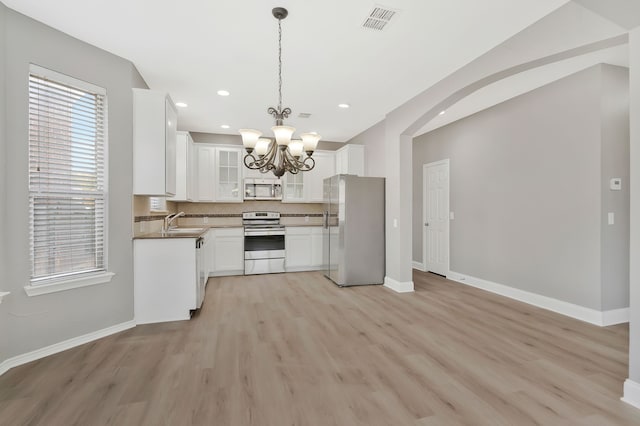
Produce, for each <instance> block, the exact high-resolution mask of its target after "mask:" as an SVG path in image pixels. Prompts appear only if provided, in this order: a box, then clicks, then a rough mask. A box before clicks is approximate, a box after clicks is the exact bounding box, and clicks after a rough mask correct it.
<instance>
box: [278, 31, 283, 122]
mask: <svg viewBox="0 0 640 426" xmlns="http://www.w3.org/2000/svg"><path fill="white" fill-rule="evenodd" d="M278 110H279V111H282V19H278Z"/></svg>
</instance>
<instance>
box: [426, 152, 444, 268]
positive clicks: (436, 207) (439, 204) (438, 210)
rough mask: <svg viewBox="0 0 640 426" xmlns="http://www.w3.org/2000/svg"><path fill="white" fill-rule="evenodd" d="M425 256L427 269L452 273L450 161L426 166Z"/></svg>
mask: <svg viewBox="0 0 640 426" xmlns="http://www.w3.org/2000/svg"><path fill="white" fill-rule="evenodd" d="M422 188H423V191H424V193H423V198H422V199H423V203H424V205H423V209H422V212H423V213H422V218H423V224H422V225H423V227H422V228H423V231H422V259H423V263H424V267H425V269H426V270H427V271H431V272H435V273H436V274H440V275H445V276H446V275H447V274H448V273H449V160H448V159H446V160H442V161H436V162H434V163H429V164H425V165H424V166H423V186H422Z"/></svg>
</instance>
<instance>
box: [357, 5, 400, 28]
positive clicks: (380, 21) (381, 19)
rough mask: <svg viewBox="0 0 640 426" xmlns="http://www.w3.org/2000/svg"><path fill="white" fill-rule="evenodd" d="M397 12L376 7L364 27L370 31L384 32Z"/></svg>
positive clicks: (365, 21) (383, 7)
mask: <svg viewBox="0 0 640 426" xmlns="http://www.w3.org/2000/svg"><path fill="white" fill-rule="evenodd" d="M396 12H398V11H397V10H393V9H389V8H388V7H386V6H380V5H376V6H375V7H374V8H373V9H371V12H370V13H369V16H367V18H366V19H365V20H364V22H363V24H362V26H363V27H364V28H369V29H370V30H376V31H382V30H383V29H384V27H386V25H387V24H388V23H389V21H391V18H393V16H394V15H395V14H396Z"/></svg>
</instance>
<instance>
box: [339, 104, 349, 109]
mask: <svg viewBox="0 0 640 426" xmlns="http://www.w3.org/2000/svg"><path fill="white" fill-rule="evenodd" d="M350 106H351V105H349V104H338V107H340V108H349V107H350Z"/></svg>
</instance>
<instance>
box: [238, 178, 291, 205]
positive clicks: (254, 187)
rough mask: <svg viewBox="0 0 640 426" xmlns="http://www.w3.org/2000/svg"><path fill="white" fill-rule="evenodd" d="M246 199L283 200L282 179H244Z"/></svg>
mask: <svg viewBox="0 0 640 426" xmlns="http://www.w3.org/2000/svg"><path fill="white" fill-rule="evenodd" d="M244 199H245V200H282V181H281V180H280V179H254V178H247V179H245V180H244Z"/></svg>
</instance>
